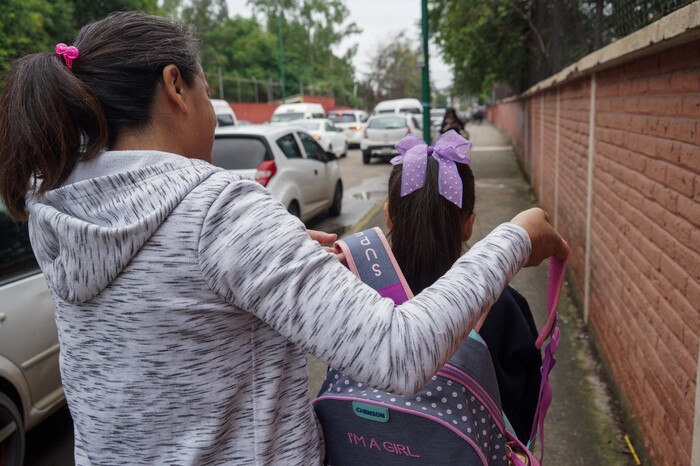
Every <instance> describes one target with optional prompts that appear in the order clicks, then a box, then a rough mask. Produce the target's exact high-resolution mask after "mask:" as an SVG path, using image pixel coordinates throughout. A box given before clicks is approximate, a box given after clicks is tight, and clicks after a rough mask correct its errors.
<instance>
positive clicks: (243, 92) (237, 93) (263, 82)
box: [204, 73, 332, 103]
mask: <svg viewBox="0 0 700 466" xmlns="http://www.w3.org/2000/svg"><path fill="white" fill-rule="evenodd" d="M204 75H205V76H206V78H207V82H208V83H209V89H210V92H209V93H210V94H211V97H213V98H217V99H224V100H226V101H228V102H248V103H252V102H255V103H266V102H279V101H281V100H282V97H286V98H289V97H290V96H291V95H302V96H303V95H307V96H322V97H329V96H332V94H329V93H328V92H322V91H320V90H318V89H316V88H315V87H314V86H312V85H306V86H305V85H304V84H303V83H296V84H293V83H287V84H286V86H285V96H283V95H282V83H281V82H280V81H273V80H272V79H257V78H255V77H252V78H249V79H248V78H239V77H230V76H222V75H221V74H219V73H204Z"/></svg>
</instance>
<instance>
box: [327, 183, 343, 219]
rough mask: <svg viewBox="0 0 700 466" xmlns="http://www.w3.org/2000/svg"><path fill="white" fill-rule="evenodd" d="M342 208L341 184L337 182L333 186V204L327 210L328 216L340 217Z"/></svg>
mask: <svg viewBox="0 0 700 466" xmlns="http://www.w3.org/2000/svg"><path fill="white" fill-rule="evenodd" d="M342 207H343V184H342V183H341V182H340V181H338V183H336V185H335V193H334V194H333V204H331V207H330V208H329V209H328V215H330V216H331V217H337V216H338V215H340V209H341V208H342Z"/></svg>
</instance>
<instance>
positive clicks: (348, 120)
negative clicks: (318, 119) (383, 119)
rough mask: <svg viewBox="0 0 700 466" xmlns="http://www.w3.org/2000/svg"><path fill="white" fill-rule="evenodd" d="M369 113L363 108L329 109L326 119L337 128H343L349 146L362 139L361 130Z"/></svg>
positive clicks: (355, 144)
mask: <svg viewBox="0 0 700 466" xmlns="http://www.w3.org/2000/svg"><path fill="white" fill-rule="evenodd" d="M368 117H369V115H368V114H367V112H365V111H364V110H331V111H330V112H328V119H329V120H331V121H332V122H333V123H334V124H335V126H337V127H338V128H343V129H344V130H345V137H346V138H347V140H348V144H349V145H350V147H353V146H354V147H357V146H359V145H360V140H362V130H363V129H364V127H365V125H364V123H365V122H366V121H367V118H368Z"/></svg>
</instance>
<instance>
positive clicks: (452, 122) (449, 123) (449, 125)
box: [440, 108, 464, 134]
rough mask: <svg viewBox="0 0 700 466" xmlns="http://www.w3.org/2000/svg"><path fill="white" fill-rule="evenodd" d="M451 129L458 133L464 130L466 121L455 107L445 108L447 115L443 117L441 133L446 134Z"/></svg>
mask: <svg viewBox="0 0 700 466" xmlns="http://www.w3.org/2000/svg"><path fill="white" fill-rule="evenodd" d="M451 129H453V130H455V131H457V132H458V133H459V132H461V131H462V130H464V122H463V121H462V120H461V119H460V118H459V117H458V116H457V112H456V111H455V109H454V108H448V109H447V110H445V116H444V117H443V118H442V124H441V125H440V134H445V133H446V132H448V131H449V130H451Z"/></svg>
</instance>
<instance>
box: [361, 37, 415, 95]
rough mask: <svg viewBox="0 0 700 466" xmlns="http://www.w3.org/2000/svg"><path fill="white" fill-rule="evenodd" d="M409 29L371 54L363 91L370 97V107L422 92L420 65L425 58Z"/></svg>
mask: <svg viewBox="0 0 700 466" xmlns="http://www.w3.org/2000/svg"><path fill="white" fill-rule="evenodd" d="M414 43H415V41H411V40H410V39H409V38H408V37H407V36H406V32H405V31H402V32H400V33H399V34H398V35H397V36H396V38H395V39H394V40H393V41H391V42H389V43H386V44H382V45H380V46H379V48H378V49H377V51H376V53H375V54H374V55H373V56H372V57H371V60H370V63H369V68H370V69H371V70H372V71H371V72H370V73H369V74H368V75H367V77H366V79H365V82H364V84H365V85H364V86H363V91H364V92H365V93H367V94H365V98H368V99H369V100H368V101H367V103H366V104H367V107H368V108H371V107H373V106H374V104H376V103H377V102H379V101H381V100H385V99H398V98H403V97H419V96H420V95H421V69H420V68H419V66H418V62H419V59H420V58H421V57H422V53H423V52H422V50H421V49H420V48H413V47H412V44H414Z"/></svg>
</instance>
